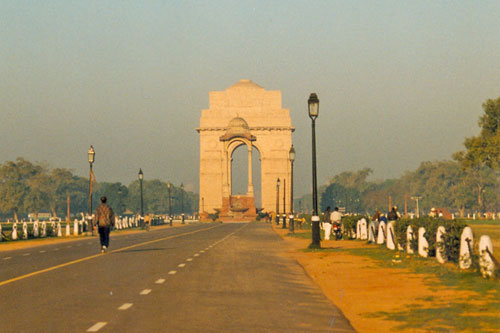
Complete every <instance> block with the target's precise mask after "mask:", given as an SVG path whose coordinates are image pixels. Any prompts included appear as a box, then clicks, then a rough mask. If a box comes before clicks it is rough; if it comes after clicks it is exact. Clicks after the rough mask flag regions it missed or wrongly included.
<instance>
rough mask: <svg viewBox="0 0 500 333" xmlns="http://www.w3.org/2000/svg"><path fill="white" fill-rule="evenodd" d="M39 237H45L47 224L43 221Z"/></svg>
mask: <svg viewBox="0 0 500 333" xmlns="http://www.w3.org/2000/svg"><path fill="white" fill-rule="evenodd" d="M41 237H47V222H45V221H43V222H42V236H41Z"/></svg>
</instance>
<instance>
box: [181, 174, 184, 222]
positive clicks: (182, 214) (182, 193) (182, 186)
mask: <svg viewBox="0 0 500 333" xmlns="http://www.w3.org/2000/svg"><path fill="white" fill-rule="evenodd" d="M181 220H182V224H184V184H183V183H181Z"/></svg>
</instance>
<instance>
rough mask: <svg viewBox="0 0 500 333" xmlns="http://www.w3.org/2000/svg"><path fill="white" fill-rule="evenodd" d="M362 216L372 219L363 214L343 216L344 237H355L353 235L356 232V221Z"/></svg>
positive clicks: (367, 219) (368, 219)
mask: <svg viewBox="0 0 500 333" xmlns="http://www.w3.org/2000/svg"><path fill="white" fill-rule="evenodd" d="M362 218H365V219H366V221H370V218H369V217H366V216H363V215H345V216H342V220H341V223H342V226H343V231H342V234H343V238H344V239H351V238H353V235H354V234H355V233H356V223H357V222H358V221H359V220H361V219H362Z"/></svg>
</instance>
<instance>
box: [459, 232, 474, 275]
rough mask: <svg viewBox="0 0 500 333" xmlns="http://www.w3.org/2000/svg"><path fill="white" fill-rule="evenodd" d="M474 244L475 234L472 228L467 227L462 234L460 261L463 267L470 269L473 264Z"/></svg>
mask: <svg viewBox="0 0 500 333" xmlns="http://www.w3.org/2000/svg"><path fill="white" fill-rule="evenodd" d="M473 246H474V236H473V235H472V229H471V228H470V227H465V228H464V230H463V231H462V235H461V236H460V257H459V259H458V263H459V266H460V268H461V269H469V268H470V267H471V266H472V249H473Z"/></svg>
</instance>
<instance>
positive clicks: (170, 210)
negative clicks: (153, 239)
mask: <svg viewBox="0 0 500 333" xmlns="http://www.w3.org/2000/svg"><path fill="white" fill-rule="evenodd" d="M171 187H172V184H170V181H169V182H167V188H168V219H169V221H170V226H172V196H171V195H170V188H171Z"/></svg>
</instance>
